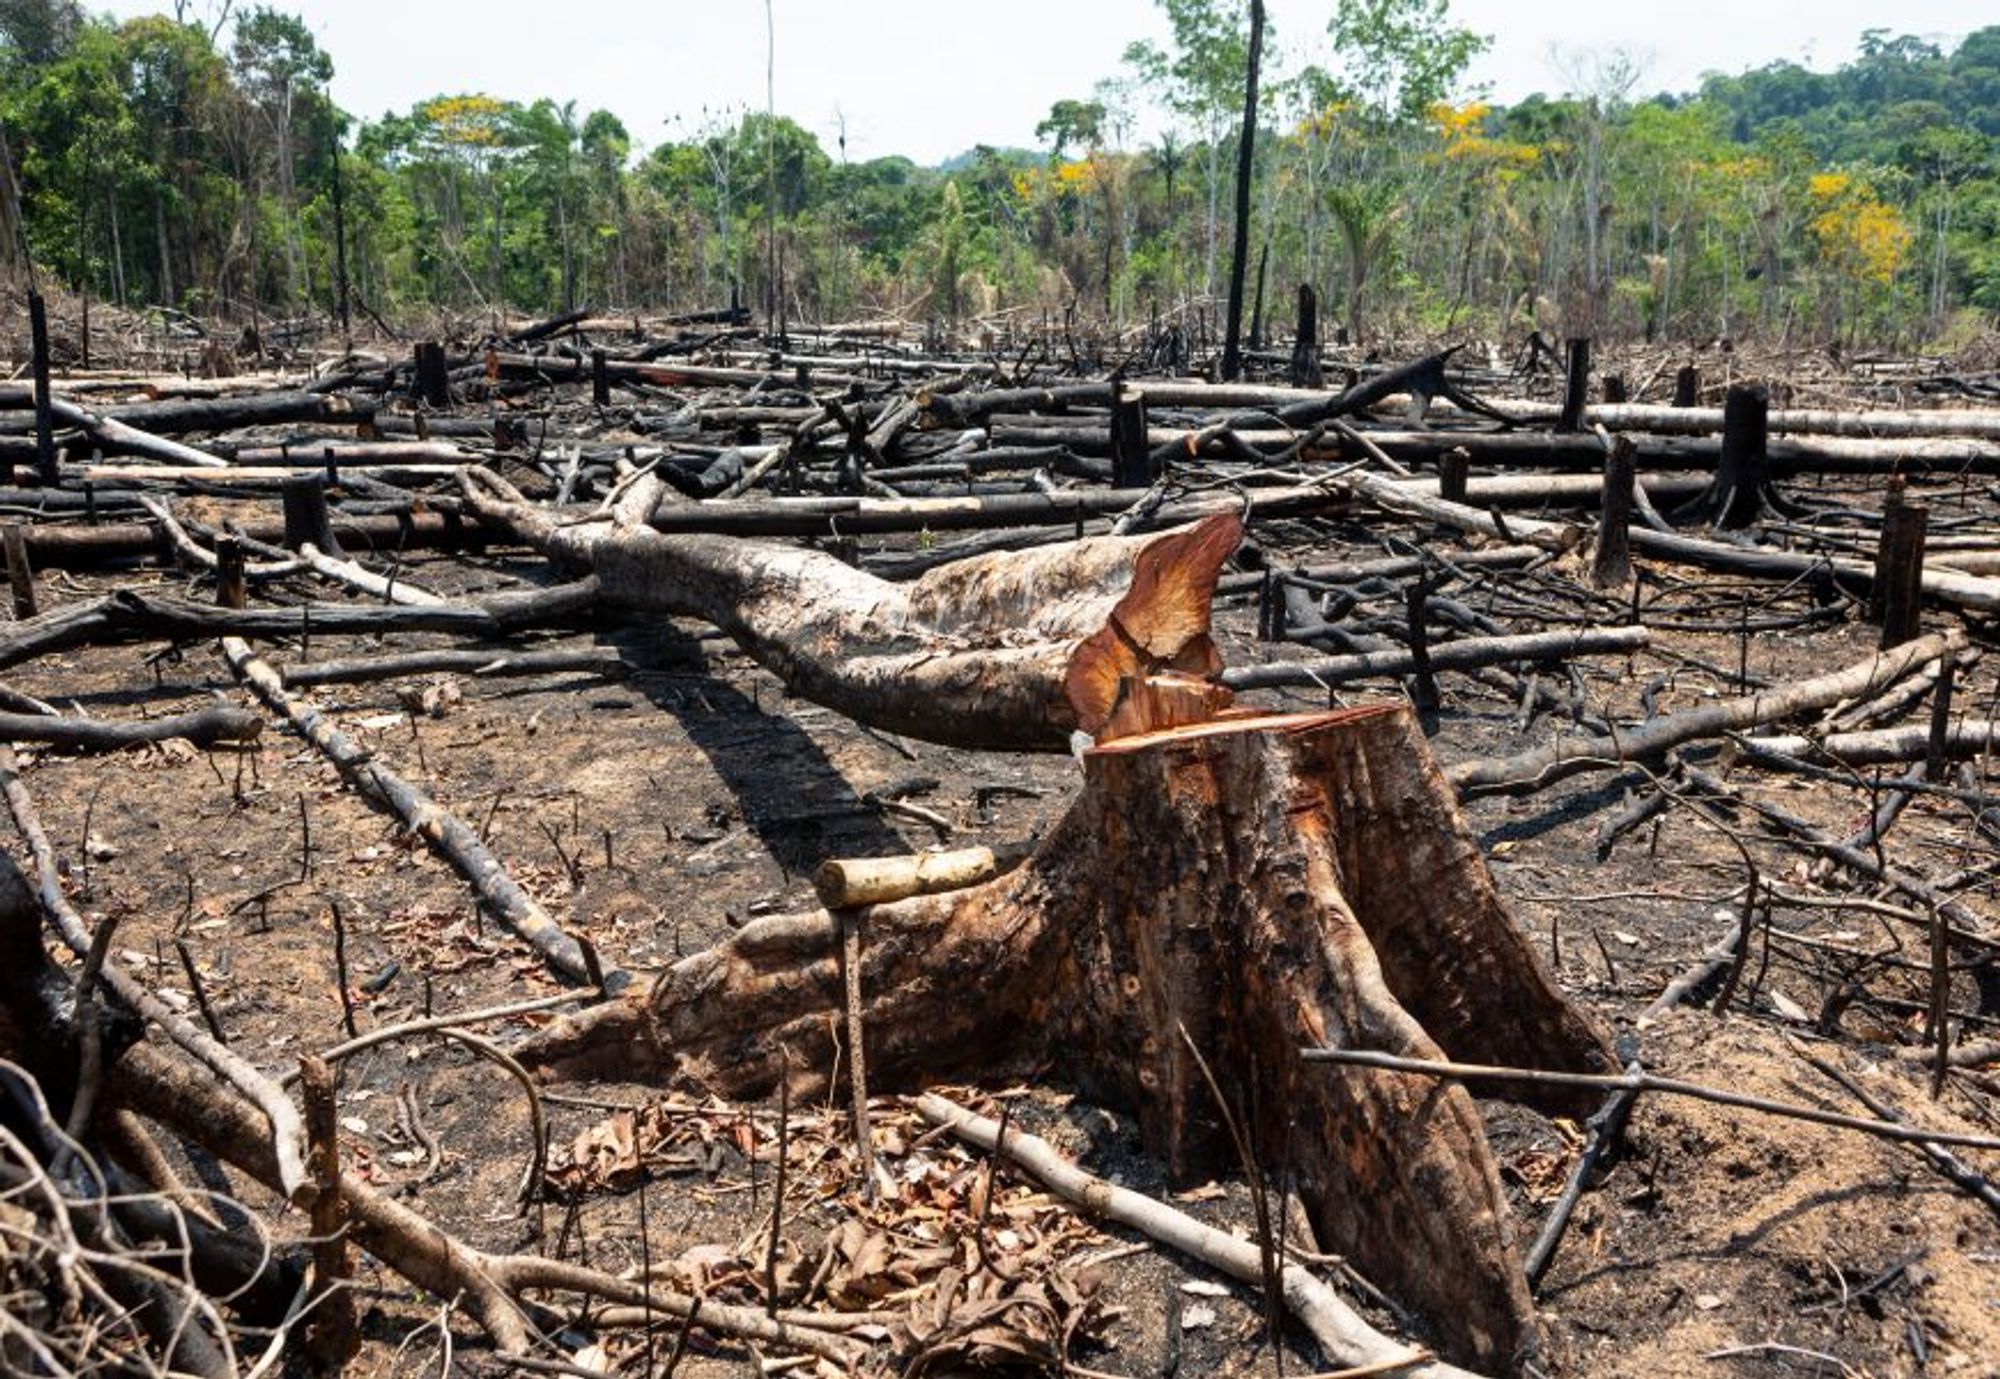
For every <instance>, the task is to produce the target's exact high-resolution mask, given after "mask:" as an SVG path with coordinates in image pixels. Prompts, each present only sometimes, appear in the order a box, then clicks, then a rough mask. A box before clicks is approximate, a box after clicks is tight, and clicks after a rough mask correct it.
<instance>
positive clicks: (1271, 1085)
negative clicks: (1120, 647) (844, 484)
mask: <svg viewBox="0 0 2000 1379" xmlns="http://www.w3.org/2000/svg"><path fill="white" fill-rule="evenodd" d="M845 913H848V914H853V915H855V916H857V917H858V922H859V924H860V926H861V935H862V944H863V949H864V957H863V967H862V970H861V973H860V987H861V990H862V991H863V992H864V993H865V997H864V999H865V1010H864V1017H865V1021H866V1028H867V1035H868V1040H869V1044H868V1049H867V1061H868V1067H869V1070H870V1071H869V1076H870V1079H871V1082H872V1084H873V1085H874V1086H875V1087H876V1088H877V1089H886V1088H889V1087H894V1086H899V1085H900V1086H903V1087H912V1086H920V1085H922V1084H923V1083H924V1082H926V1081H928V1080H931V1079H935V1078H940V1077H945V1076H951V1075H963V1074H966V1073H968V1072H971V1071H974V1070H977V1071H979V1072H981V1073H986V1074H991V1073H994V1072H998V1071H1000V1070H1001V1069H1003V1068H1009V1067H1013V1068H1018V1067H1021V1066H1034V1067H1042V1066H1049V1065H1053V1067H1054V1068H1055V1069H1056V1070H1057V1071H1058V1072H1059V1073H1060V1074H1062V1075H1063V1076H1064V1077H1066V1078H1067V1079H1069V1080H1070V1081H1072V1082H1073V1083H1074V1084H1075V1085H1077V1086H1078V1087H1079V1088H1080V1089H1081V1090H1082V1091H1083V1092H1084V1093H1085V1094H1086V1095H1089V1096H1091V1097H1093V1098H1097V1099H1101V1100H1103V1101H1105V1102H1107V1103H1109V1104H1112V1105H1116V1106H1123V1107H1128V1108H1136V1110H1137V1113H1138V1118H1139V1125H1140V1129H1141V1133H1142V1135H1143V1136H1144V1138H1145V1139H1146V1141H1147V1143H1148V1144H1149V1146H1151V1147H1152V1148H1153V1149H1154V1150H1155V1151H1156V1152H1158V1153H1160V1154H1161V1155H1163V1156H1164V1158H1165V1159H1166V1161H1167V1164H1168V1166H1169V1168H1170V1169H1171V1171H1172V1172H1173V1173H1174V1175H1175V1176H1176V1177H1178V1178H1182V1179H1186V1178H1188V1177H1190V1176H1192V1175H1195V1174H1197V1173H1198V1172H1203V1171H1207V1170H1208V1169H1209V1168H1210V1167H1211V1166H1212V1165H1213V1163H1214V1160H1215V1156H1216V1152H1217V1150H1218V1141H1217V1134H1216V1127H1217V1117H1216V1115H1215V1112H1214V1108H1213V1106H1212V1104H1211V1098H1210V1094H1209V1093H1208V1091H1207V1090H1206V1088H1205V1084H1204V1081H1203V1079H1202V1074H1201V1073H1200V1071H1199V1062H1198V1060H1197V1059H1196V1058H1195V1057H1194V1056H1193V1053H1192V1050H1196V1049H1198V1050H1200V1052H1201V1056H1202V1058H1203V1059H1205V1060H1206V1061H1207V1063H1208V1064H1209V1065H1210V1066H1212V1067H1213V1068H1215V1069H1218V1070H1219V1075H1220V1076H1221V1078H1222V1079H1223V1081H1224V1083H1225V1085H1227V1086H1231V1087H1239V1088H1244V1089H1245V1091H1244V1093H1243V1101H1244V1104H1243V1105H1242V1106H1239V1107H1233V1108H1231V1114H1233V1115H1237V1116H1238V1117H1240V1118H1241V1119H1243V1120H1244V1121H1245V1122H1246V1123H1247V1124H1248V1126H1249V1133H1250V1134H1251V1135H1252V1139H1253V1142H1254V1144H1255V1145H1256V1146H1257V1147H1258V1150H1257V1152H1258V1154H1259V1156H1260V1158H1262V1159H1263V1161H1264V1162H1265V1164H1266V1166H1273V1165H1275V1164H1277V1163H1278V1162H1279V1161H1280V1159H1281V1158H1282V1159H1283V1161H1284V1162H1287V1163H1289V1164H1291V1165H1292V1166H1293V1170H1294V1173H1295V1175H1296V1181H1297V1183H1298V1189H1299V1194H1300V1196H1301V1198H1302V1200H1303V1201H1304V1202H1305V1203H1306V1206H1307V1210H1308V1213H1309V1214H1310V1216H1311V1217H1312V1220H1313V1224H1314V1227H1315V1229H1316V1231H1317V1232H1318V1238H1319V1239H1320V1241H1321V1242H1322V1244H1323V1245H1324V1246H1325V1247H1326V1248H1328V1249H1330V1250H1335V1251H1338V1252H1340V1253H1342V1254H1345V1255H1347V1256H1348V1257H1349V1258H1351V1259H1352V1260H1353V1261H1354V1263H1355V1264H1356V1265H1357V1266H1358V1267H1359V1268H1360V1269H1361V1270H1362V1271H1363V1272H1364V1273H1366V1274H1368V1275H1369V1276H1370V1277H1372V1278H1374V1279H1375V1280H1376V1281H1378V1282H1379V1283H1381V1284H1382V1285H1383V1286H1384V1287H1386V1288H1387V1289H1388V1290H1389V1291H1390V1292H1391V1293H1392V1294H1393V1295H1394V1296H1396V1297H1397V1298H1398V1299H1399V1300H1400V1301H1402V1302H1404V1303H1406V1304H1408V1305H1410V1306H1413V1307H1414V1308H1416V1309H1417V1310H1418V1311H1420V1312H1421V1313H1422V1315H1423V1316H1424V1317H1425V1318H1426V1319H1427V1321H1428V1322H1429V1324H1430V1326H1431V1328H1432V1334H1433V1335H1434V1337H1435V1338H1436V1341H1437V1344H1438V1346H1439V1349H1440V1351H1441V1353H1443V1354H1445V1355H1446V1356H1447V1357H1449V1358H1452V1359H1454V1360H1457V1361H1459V1362H1461V1363H1468V1364H1473V1365H1478V1366H1487V1367H1496V1366H1503V1365H1506V1364H1508V1363H1510V1362H1511V1360H1512V1357H1513V1356H1514V1355H1515V1354H1516V1353H1517V1352H1518V1351H1519V1349H1520V1347H1522V1346H1523V1345H1524V1344H1525V1343H1527V1342H1529V1341H1530V1340H1531V1338H1532V1336H1533V1333H1534V1330H1535V1320H1534V1312H1533V1306H1532V1303H1531V1302H1530V1300H1529V1297H1528V1289H1527V1284H1526V1282H1525V1279H1524V1278H1523V1276H1522V1273H1521V1266H1520V1262H1519V1260H1518V1259H1517V1258H1516V1256H1515V1253H1514V1247H1513V1239H1512V1234H1511V1230H1510V1228H1509V1225H1508V1222H1507V1209H1506V1204H1505V1200H1504V1198H1503V1196H1502V1194H1501V1191H1500V1187H1499V1180H1498V1175H1497V1172H1496V1169H1495V1166H1494V1160H1493V1157H1492V1154H1491V1151H1490V1149H1489V1148H1488V1146H1487V1144H1486V1141H1485V1136H1484V1131H1483V1128H1482V1123H1481V1121H1480V1119H1479V1115H1478V1111H1477V1110H1476V1108H1475V1107H1474V1106H1473V1104H1472V1102H1471V1100H1470V1099H1469V1098H1468V1097H1467V1096H1466V1095H1465V1093H1464V1092H1463V1091H1462V1090H1460V1089H1457V1088H1443V1087H1436V1086H1426V1085H1424V1084H1423V1083H1422V1082H1421V1081H1420V1080H1417V1079H1411V1078H1408V1077H1402V1076H1396V1075H1378V1074H1374V1073H1357V1074H1354V1075H1352V1076H1344V1077H1321V1076H1320V1075H1318V1074H1308V1073H1307V1071H1306V1069H1305V1066H1304V1064H1303V1062H1302V1061H1301V1059H1300V1058H1299V1055H1298V1050H1299V1049H1300V1048H1301V1047H1317V1046H1332V1047H1338V1048H1373V1049H1381V1050H1385V1051H1392V1052H1399V1053H1404V1054H1408V1055H1411V1056H1416V1057H1437V1056H1439V1055H1438V1054H1437V1053H1436V1052H1420V1051H1436V1050H1444V1051H1448V1052H1449V1053H1450V1056H1453V1057H1470V1056H1472V1053H1471V1051H1473V1050H1479V1051H1482V1052H1481V1055H1480V1056H1482V1057H1487V1056H1491V1057H1494V1058H1496V1059H1502V1058H1503V1055H1502V1052H1501V1051H1503V1050H1511V1051H1512V1053H1510V1054H1507V1055H1505V1056H1504V1059H1503V1061H1505V1059H1514V1058H1518V1059H1520V1060H1521V1061H1522V1063H1523V1064H1524V1065H1526V1066H1535V1067H1549V1068H1558V1069H1571V1070H1590V1071H1603V1070H1607V1069H1611V1068H1614V1067H1615V1062H1614V1061H1613V1059H1612V1056H1611V1054H1610V1051H1609V1049H1608V1047H1607V1044H1606V1042H1605V1039H1604V1037H1603V1035H1602V1034H1601V1032H1600V1031H1599V1030H1598V1029H1597V1027H1596V1026H1595V1025H1594V1024H1593V1023H1592V1021H1591V1020H1590V1019H1589V1018H1588V1017H1587V1016H1585V1015H1583V1014H1582V1013H1581V1012H1579V1011H1578V1010H1577V1009H1575V1008H1574V1007H1572V1006H1571V1005H1570V1004H1569V1003H1568V1002H1567V1001H1566V1000H1565V998H1564V997H1563V996H1562V995H1561V993H1560V992H1559V990H1558V989H1557V988H1556V986H1555V984H1554V983H1553V981H1552V980H1551V978H1550V977H1549V975H1548V972H1547V971H1546V969H1545V968H1544V967H1543V966H1542V964H1541V961H1540V959H1539V958H1538V957H1537V956H1536V954H1535V952H1534V950H1533V949H1532V948H1531V947H1530V946H1529V944H1528V942H1527V940H1526V939H1525V937H1524V936H1523V935H1522V934H1521V933H1520V932H1519V931H1518V930H1516V929H1515V928H1514V927H1513V926H1512V924H1511V923H1510V921H1509V920H1508V918H1507V915H1506V912H1505V910H1504V909H1503V907H1502V906H1501V903H1500V900H1499V897H1498V895H1497V893H1496V891H1495V889H1494V886H1493V881H1492V878H1491V876H1490V875H1489V874H1488V873H1487V871H1486V867H1485V863H1484V861H1483V859H1482V857H1481V855H1480V852H1479V848H1478V845H1477V842H1476V841H1475V840H1474V839H1473V838H1472V836H1471V835H1470V833H1469V832H1468V831H1467V829H1466V826H1465V824H1464V822H1463V820H1462V819H1460V817H1459V816H1458V814H1457V811H1456V809H1455V807H1454V805H1453V803H1452V799H1451V795H1450V792H1449V790H1448V789H1447V788H1446V787H1445V785H1444V783H1443V781H1442V779H1441V778H1440V777H1439V775H1438V773H1437V770H1436V767H1435V766H1434V764H1433V763H1432V761H1431V757H1430V754H1429V751H1428V748H1427V747H1426V746H1425V744H1424V741H1423V738H1422V735H1421V734H1420V733H1419V732H1418V730H1417V727H1416V724H1415V722H1414V720H1413V719H1412V717H1411V715H1410V714H1409V713H1408V712H1407V711H1406V710H1404V709H1401V708H1390V707H1374V708H1366V709H1357V710H1349V711H1345V712H1341V713H1328V714H1300V715H1240V716H1234V717H1230V716H1225V717H1223V718H1221V719H1219V720H1216V721H1212V722H1207V723H1202V724H1198V725H1195V726H1190V727H1185V728H1179V729H1170V730H1166V731H1160V732H1154V733H1145V734H1139V735H1135V736H1132V737H1125V738H1120V739H1118V740H1116V741H1114V742H1112V743H1110V744H1109V745H1107V746H1103V747H1099V748H1097V749H1095V750H1093V751H1090V752H1087V753H1086V754H1085V755H1084V788H1083V792H1082V795H1081V797H1080V798H1079V799H1078V801H1077V802H1076V804H1075V805H1074V806H1073V807H1072V808H1071V810H1070V812H1069V813H1068V815H1067V816H1066V817H1065V818H1064V819H1063V820H1062V821H1061V823H1060V824H1058V825H1057V826H1056V828H1055V829H1053V830H1052V831H1051V832H1050V834H1049V835H1048V836H1047V837H1046V838H1045V839H1044V841H1043V842H1042V844H1041V846H1040V847H1039V849H1038V850H1037V851H1036V853H1035V855H1034V856H1033V857H1032V858H1031V859H1029V861H1028V862H1026V863H1025V864H1024V865H1023V866H1022V867H1021V868H1019V869H1018V870H1016V871H1014V872H1012V873H1009V874H1008V875H1006V876H1003V877H1001V878H999V879H997V880H995V881H992V882H989V883H987V884H985V885H982V886H979V887H976V888H974V889H970V890H964V891H959V892H955V893H952V894H947V895H942V896H925V897H919V898H914V899H909V900H904V901H899V902H896V903H893V904H886V905H878V906H874V907H872V908H869V909H864V910H860V911H855V912H845ZM842 923H843V918H842V916H841V915H836V914H832V913H828V912H826V911H820V912H817V913H812V914H805V915H796V916H787V917H778V918H772V919H764V920H759V921H757V922H755V923H752V924H750V925H748V926H746V927H745V928H744V929H742V930H741V931H740V932H739V933H738V934H737V935H736V936H735V937H734V938H733V939H731V940H730V941H729V942H728V943H726V944H724V945H722V946H720V947H718V948H715V949H712V950H710V951H708V952H706V953H703V954H698V955H696V956H694V957H691V958H688V959H685V960H683V961H682V962H680V963H678V964H676V965H675V966H674V967H673V968H671V969H669V970H668V971H667V972H666V973H665V974H664V975H663V976H662V977H661V979H660V980H659V982H658V983H657V984H656V985H655V986H654V987H653V989H652V990H651V991H650V992H649V993H646V994H645V995H644V996H643V998H632V999H627V1000H624V1001H620V1002H614V1003H610V1004H607V1005H603V1006H599V1007H595V1008H593V1009H592V1010H590V1011H586V1012H584V1013H582V1014H581V1015H579V1016H577V1017H576V1018H574V1019H572V1020H567V1021H564V1022H562V1023H560V1024H558V1025H557V1026H554V1027H551V1028H550V1029H549V1030H546V1031H544V1032H542V1033H540V1034H538V1035H536V1036H532V1037H531V1038H530V1040H529V1042H528V1044H527V1045H525V1046H523V1047H522V1048H520V1049H517V1053H518V1054H519V1055H520V1056H522V1057H523V1058H525V1059H529V1060H532V1061H534V1062H537V1063H540V1064H543V1065H554V1066H556V1067H557V1068H559V1069H563V1070H568V1071H576V1072H582V1073H588V1074H597V1073H609V1072H614V1071H615V1072H616V1073H618V1074H620V1075H625V1076H654V1077H658V1076H664V1077H665V1078H666V1079H667V1080H668V1081H669V1082H670V1083H672V1084H674V1085H685V1086H694V1087H700V1088H702V1089H703V1090H705V1091H707V1092H710V1093H717V1094H722V1095H728V1096H746V1095H756V1094H760V1093H762V1092H765V1091H768V1090H769V1089H770V1088H771V1087H772V1085H773V1084H774V1083H775V1082H776V1081H777V1079H778V1078H779V1077H780V1076H782V1075H784V1073H785V1071H786V1070H787V1069H790V1070H791V1074H792V1076H793V1077H794V1079H795V1080H796V1081H797V1083H798V1084H799V1086H798V1090H800V1091H801V1092H804V1093H808V1094H811V1095H819V1094H821V1092H822V1091H824V1090H825V1089H826V1085H827V1082H828V1079H829V1078H831V1077H833V1076H834V1075H835V1074H834V1069H835V1068H836V1067H837V1066H842V1060H841V1059H840V1058H839V1057H838V1056H837V1054H836V1049H835V1047H834V1042H833V1041H834V1039H835V1037H836V1035H835V1033H834V1027H835V1026H836V1025H837V1024H838V1021H836V1020H834V1019H832V1018H831V1017H832V1016H833V1014H834V1012H837V1011H839V1010H840V1009H841V1008H842V1005H843V1001H844V991H845V983H844V973H843V971H842V967H841V947H842ZM1528 1095H1530V1096H1532V1095H1533V1093H1532V1090H1530V1091H1529V1092H1528ZM1543 1104H1544V1105H1545V1106H1549V1107H1551V1109H1557V1110H1562V1111H1577V1110H1580V1109H1583V1106H1584V1103H1583V1101H1581V1100H1578V1101H1575V1102H1571V1101H1569V1100H1565V1101H1563V1102H1561V1103H1547V1102H1544V1103H1543Z"/></svg>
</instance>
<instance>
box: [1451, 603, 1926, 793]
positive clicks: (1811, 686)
mask: <svg viewBox="0 0 2000 1379" xmlns="http://www.w3.org/2000/svg"><path fill="white" fill-rule="evenodd" d="M1964 645H1965V634H1964V633H1962V632H1947V633H1938V634H1935V635H1933V636H1929V637H1924V638H1921V639H1919V640H1917V641H1914V642H1909V643H1906V644H1904V645H1903V646H1900V647H1897V648H1896V649H1895V650H1894V651H1884V652H1880V653H1877V654H1875V655H1872V656H1870V657H1868V658H1867V659H1866V660H1863V661H1857V662H1855V663H1854V664H1853V665H1850V666H1847V667H1844V668H1842V669H1840V670H1837V671H1831V672H1829V673H1827V674H1825V675H1819V676H1815V677H1813V678H1812V679H1810V680H1801V681H1798V682H1796V683H1794V684H1791V685H1785V686H1782V687H1780V688H1778V689H1776V690H1772V691H1769V692H1767V693H1759V694H1752V695H1745V696H1743V697H1742V698H1738V699H1725V700H1722V701H1721V702H1719V703H1715V704H1706V705H1703V706H1702V707H1701V708H1698V709H1689V710H1687V711H1686V712H1684V713H1674V714H1664V715H1662V716H1661V717H1659V718H1655V719H1652V720H1650V721H1649V722H1646V723H1643V724H1641V725H1639V726H1638V727H1636V728H1633V729H1632V730H1631V731H1630V732H1625V733H1612V734H1606V735H1604V736H1599V737H1587V738H1582V739H1575V738H1567V739H1558V740H1557V741H1555V742H1552V743H1550V744H1549V745H1548V746H1546V747H1541V748H1537V749H1536V750H1534V751H1529V752H1522V753H1519V754H1518V755H1515V756H1510V757H1486V758H1482V759H1480V760H1476V761H1462V762H1459V763H1458V764H1457V765H1455V766H1453V767H1452V768H1451V770H1450V772H1449V776H1450V779H1451V783H1452V785H1453V786H1454V787H1456V788H1457V790H1458V792H1459V795H1460V796H1461V798H1466V799H1471V798H1475V797H1477V796H1480V795H1491V794H1523V793H1526V792H1529V791H1533V790H1539V789H1542V788H1543V787H1544V786H1548V785H1553V784H1554V783H1555V782H1557V781H1559V780H1565V779H1567V778H1568V777H1570V776H1576V775H1581V774H1584V773H1585V772H1589V771H1609V770H1615V769H1617V768H1618V767H1619V766H1620V765H1622V764H1624V763H1626V762H1641V763H1644V762H1651V761H1656V760H1658V759H1659V757H1661V756H1662V755H1663V754H1664V753H1666V752H1667V751H1668V750H1669V749H1671V748H1674V747H1678V746H1680V745H1682V744H1683V743H1687V742H1695V741H1698V740H1700V739H1703V738H1716V737H1721V736H1723V735H1724V734H1726V733H1732V732H1740V731H1742V730H1743V729H1745V728H1754V727H1757V726H1759V725H1761V724H1766V723H1780V722H1783V721H1784V720H1785V719H1787V718H1790V717H1792V716H1793V715H1794V714H1799V713H1804V712H1805V711H1807V710H1808V709H1823V708H1826V707H1828V706H1829V705H1832V704H1837V703H1840V702H1841V701H1842V700H1847V699H1853V698H1855V697H1857V696H1859V695H1864V694H1873V693H1874V692H1876V691H1877V690H1879V689H1881V688H1882V687H1883V686H1885V685H1889V684H1892V683H1894V682H1895V681H1896V680H1898V679H1900V678H1901V677H1902V676H1904V675H1906V674H1908V673H1910V672H1911V671H1912V670H1915V669H1917V668H1918V667H1920V666H1922V665H1923V664H1924V663H1925V662H1928V661H1933V660H1936V659H1937V658H1938V657H1939V656H1943V655H1956V654H1957V653H1958V651H1959V650H1960V648H1962V647H1963V646H1964Z"/></svg>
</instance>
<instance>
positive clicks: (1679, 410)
mask: <svg viewBox="0 0 2000 1379" xmlns="http://www.w3.org/2000/svg"><path fill="white" fill-rule="evenodd" d="M1492 406H1493V408H1494V410H1496V411H1499V412H1504V413H1505V414H1506V415H1507V416H1509V417H1511V418H1513V419H1514V420H1515V421H1518V422H1524V423H1537V422H1542V423H1546V422H1553V421H1554V420H1555V419H1556V417H1557V415H1558V412H1559V410H1560V409H1558V408H1556V407H1553V406H1550V405H1548V404H1546V403H1537V402H1495V403H1493V404H1492ZM1583 424H1584V426H1585V427H1590V426H1602V427H1603V428H1604V429H1605V430H1607V431H1650V432H1652V433H1653V434H1654V435H1659V436H1715V435H1721V434H1722V409H1721V408H1720V407H1661V406H1650V405H1647V404H1644V403H1637V402H1626V403H1607V404H1605V405H1602V406H1597V407H1586V408H1584V410H1583ZM1769 424H1770V428H1771V434H1772V435H1774V436H1778V435H1791V436H1852V437H1856V438H1859V439H1874V440H1930V439H1950V438H1953V437H1969V438H1977V439H1983V440H1993V441H2000V411H1995V410H1992V409H1990V408H1989V409H1983V410H1976V409H1971V408H1935V409H1932V410H1928V411H1879V412H1862V411H1855V412H1835V411H1830V410H1826V409H1823V408H1795V409H1786V408H1774V409H1773V410H1772V412H1771V416H1770V423H1769Z"/></svg>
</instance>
